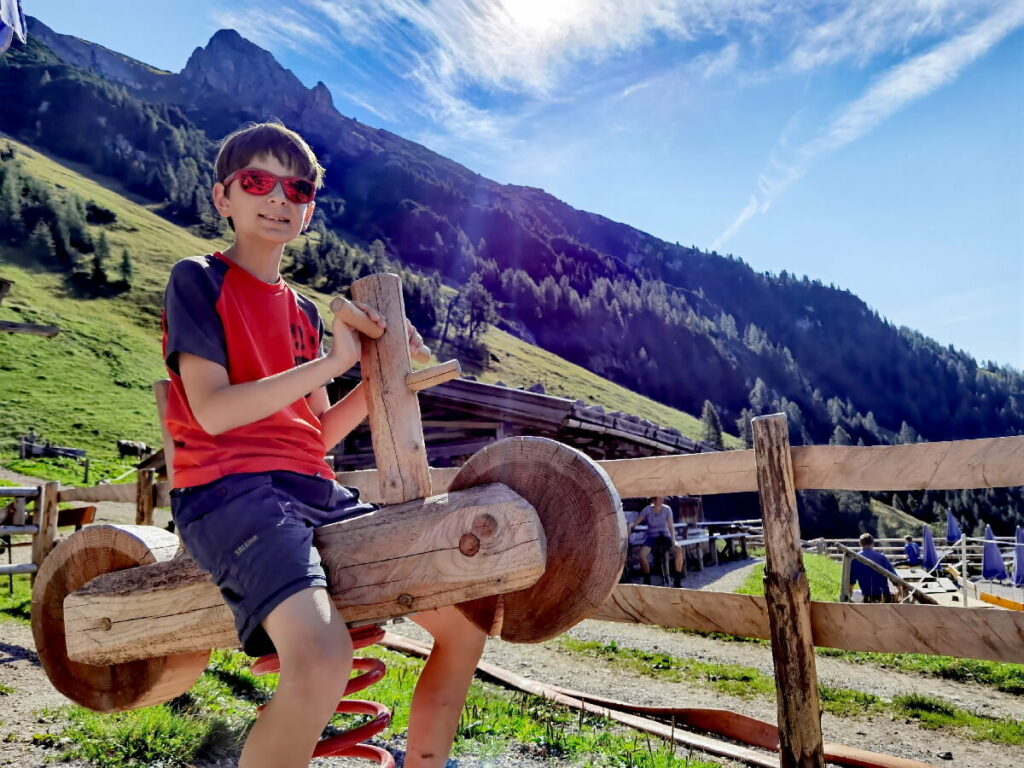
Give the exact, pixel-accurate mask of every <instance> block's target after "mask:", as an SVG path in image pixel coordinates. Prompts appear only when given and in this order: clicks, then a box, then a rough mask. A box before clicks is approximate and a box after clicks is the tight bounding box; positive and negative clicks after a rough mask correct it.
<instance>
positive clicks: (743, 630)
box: [592, 584, 1024, 664]
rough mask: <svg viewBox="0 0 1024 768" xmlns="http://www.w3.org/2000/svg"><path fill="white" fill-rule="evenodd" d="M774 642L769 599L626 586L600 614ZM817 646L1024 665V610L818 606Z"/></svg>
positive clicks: (814, 620) (814, 609)
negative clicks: (933, 655) (771, 633)
mask: <svg viewBox="0 0 1024 768" xmlns="http://www.w3.org/2000/svg"><path fill="white" fill-rule="evenodd" d="M592 618H594V619H599V620H603V621H621V622H628V623H633V624H656V625H659V626H663V627H676V628H679V629H692V630H696V631H698V632H721V633H723V634H727V635H740V636H743V637H757V638H760V639H762V640H767V639H768V608H767V606H766V604H765V598H763V597H760V596H754V595H736V594H731V593H727V592H700V591H697V590H691V589H664V588H662V587H645V586H639V585H636V584H619V585H618V586H617V587H616V588H615V589H614V590H613V591H612V594H611V596H610V597H609V598H608V600H607V601H605V603H604V605H602V606H601V608H600V609H599V610H598V611H597V612H596V613H595V614H594V616H593V617H592ZM811 627H812V631H813V637H814V644H815V645H816V646H819V647H822V648H839V649H842V650H848V651H875V652H878V653H925V654H935V655H940V656H958V657H961V658H966V659H987V660H989V661H1005V662H1008V663H1011V664H1022V663H1024V613H1017V612H1012V611H994V610H991V609H988V608H961V607H953V606H933V605H899V604H895V603H888V604H886V603H882V604H871V605H865V604H861V603H818V602H812V603H811Z"/></svg>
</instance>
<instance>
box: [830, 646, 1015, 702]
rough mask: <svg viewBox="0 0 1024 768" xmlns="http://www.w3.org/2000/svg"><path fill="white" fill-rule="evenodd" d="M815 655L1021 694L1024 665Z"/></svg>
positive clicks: (906, 655) (851, 654) (844, 653)
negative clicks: (978, 684)
mask: <svg viewBox="0 0 1024 768" xmlns="http://www.w3.org/2000/svg"><path fill="white" fill-rule="evenodd" d="M817 653H818V654H820V655H822V656H832V657H836V658H841V659H844V660H845V661H850V662H853V663H855V664H874V665H877V666H879V667H882V668H890V669H899V670H901V671H904V672H919V673H921V674H925V675H929V676H931V677H940V678H943V679H945V680H955V681H957V682H973V683H980V684H981V685H990V686H992V687H993V688H995V689H996V690H999V691H1005V692H1006V693H1013V694H1018V695H1020V694H1024V665H1022V664H1007V663H1005V662H1000V661H983V660H980V659H961V658H957V657H954V656H928V655H925V654H919V653H871V652H867V651H843V650H839V649H835V648H819V649H817Z"/></svg>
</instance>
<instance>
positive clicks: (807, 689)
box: [751, 414, 825, 768]
mask: <svg viewBox="0 0 1024 768" xmlns="http://www.w3.org/2000/svg"><path fill="white" fill-rule="evenodd" d="M751 425H752V428H753V433H754V458H755V465H756V469H757V485H758V497H759V499H760V502H761V516H762V518H763V519H764V545H765V571H764V591H765V597H766V599H767V605H768V625H769V629H770V634H771V642H772V658H773V660H774V664H775V691H776V702H777V706H778V718H779V763H780V765H781V766H782V768H823V767H824V765H825V755H824V752H823V746H822V745H823V739H822V735H821V702H820V701H819V700H818V674H817V670H816V668H815V663H814V639H813V634H812V630H811V590H810V585H809V584H808V581H807V574H806V572H805V571H804V563H803V553H802V552H801V550H800V525H799V522H798V520H797V511H796V491H795V489H794V486H793V465H792V463H791V460H790V459H791V456H790V448H789V424H788V421H787V419H786V417H785V415H783V414H775V415H773V416H759V417H757V418H755V419H754V420H753V421H752V422H751Z"/></svg>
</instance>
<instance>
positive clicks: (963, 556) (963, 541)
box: [960, 533, 967, 608]
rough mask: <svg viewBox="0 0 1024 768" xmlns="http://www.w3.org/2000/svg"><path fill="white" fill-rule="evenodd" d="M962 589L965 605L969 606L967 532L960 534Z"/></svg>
mask: <svg viewBox="0 0 1024 768" xmlns="http://www.w3.org/2000/svg"><path fill="white" fill-rule="evenodd" d="M960 591H961V592H963V605H964V608H966V607H967V534H966V533H961V534H960Z"/></svg>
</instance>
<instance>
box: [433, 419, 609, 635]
mask: <svg viewBox="0 0 1024 768" xmlns="http://www.w3.org/2000/svg"><path fill="white" fill-rule="evenodd" d="M484 483H503V484H505V485H507V486H508V487H509V488H511V489H512V490H513V491H515V492H516V493H518V494H519V495H520V496H522V497H523V498H524V499H526V500H527V501H528V502H530V504H531V505H533V508H534V509H536V510H537V514H538V516H539V517H540V520H541V524H542V525H543V526H544V534H545V536H546V537H547V569H546V570H545V572H544V575H543V576H541V578H540V580H539V581H538V582H537V583H536V584H534V585H533V586H532V587H530V588H528V589H524V590H520V591H518V592H511V593H508V594H506V595H503V596H502V600H503V602H504V617H503V620H502V623H501V638H502V639H503V640H508V641H510V642H514V643H539V642H541V641H543V640H547V639H549V638H552V637H555V636H556V635H560V634H561V633H563V632H565V631H566V630H567V629H569V628H570V627H572V626H574V625H576V624H578V623H579V622H581V621H583V619H585V618H587V617H588V616H591V615H592V614H593V613H594V612H595V611H596V610H597V609H598V607H599V606H600V605H601V604H602V603H603V602H604V601H605V600H606V599H607V597H608V595H610V594H611V591H612V589H613V588H614V587H615V585H616V584H617V583H618V581H619V576H620V575H621V574H622V568H623V566H624V565H625V562H626V545H627V537H626V519H625V516H624V515H623V513H622V502H621V500H620V499H619V494H618V492H617V491H616V490H615V486H614V485H612V481H611V479H610V478H609V477H608V474H607V473H606V472H605V471H604V470H603V469H602V468H601V467H600V466H599V465H598V464H597V462H595V461H594V460H593V459H591V458H590V457H588V456H586V455H585V454H583V453H580V452H579V451H578V450H576V449H575V448H570V447H569V446H567V445H563V444H562V443H559V442H557V441H555V440H549V439H547V438H543V437H511V438H507V439H505V440H500V441H498V442H496V443H494V444H492V445H489V446H487V447H486V448H484V449H483V450H480V451H478V452H477V453H475V454H474V455H473V456H472V457H470V459H469V461H467V462H466V463H465V464H464V465H463V466H462V468H461V469H460V470H459V472H458V474H457V475H456V476H455V479H454V480H453V481H452V485H451V488H450V489H449V490H452V491H458V490H462V489H464V488H469V487H472V486H477V485H482V484H484ZM497 602H498V599H497V598H496V597H489V598H483V599H480V600H473V601H471V602H468V603H462V604H460V605H459V606H458V608H459V610H461V611H462V612H463V613H464V614H465V615H466V616H467V617H468V618H469V619H470V620H471V621H473V622H474V623H475V624H476V625H477V626H479V627H480V628H481V629H483V630H484V631H485V632H487V631H489V630H490V629H491V627H492V625H493V623H494V615H495V609H496V607H497Z"/></svg>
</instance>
